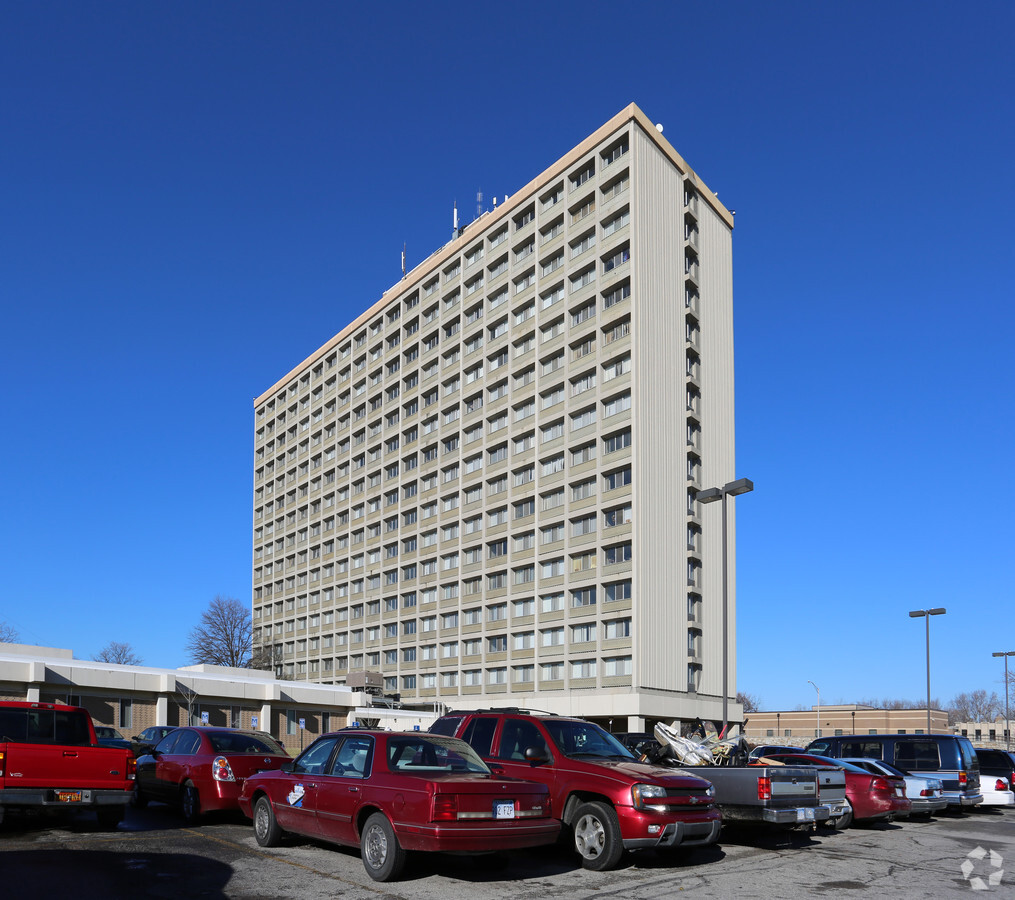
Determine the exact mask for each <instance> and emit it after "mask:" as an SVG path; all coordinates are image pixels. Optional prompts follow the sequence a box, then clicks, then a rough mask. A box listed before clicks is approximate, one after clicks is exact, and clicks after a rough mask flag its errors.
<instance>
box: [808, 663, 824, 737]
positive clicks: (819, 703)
mask: <svg viewBox="0 0 1015 900" xmlns="http://www.w3.org/2000/svg"><path fill="white" fill-rule="evenodd" d="M807 683H808V684H809V685H810V686H811V687H812V688H814V690H816V691H817V692H818V717H817V725H818V727H817V728H816V729H815V730H814V737H816V738H819V737H821V688H819V687H818V686H817V685H816V684H815V683H814V682H813V681H811V680H810V679H809V678H808V679H807Z"/></svg>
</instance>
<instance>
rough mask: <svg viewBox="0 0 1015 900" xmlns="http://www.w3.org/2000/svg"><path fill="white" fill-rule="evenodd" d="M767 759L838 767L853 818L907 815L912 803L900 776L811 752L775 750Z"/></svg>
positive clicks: (870, 818)
mask: <svg viewBox="0 0 1015 900" xmlns="http://www.w3.org/2000/svg"><path fill="white" fill-rule="evenodd" d="M768 758H769V759H777V760H779V761H780V762H784V763H787V764H793V765H805V766H819V767H820V766H835V767H836V768H839V769H842V770H843V771H844V772H845V773H846V799H847V800H849V804H850V806H852V807H853V819H854V820H856V821H873V820H875V819H887V820H889V821H891V820H892V819H893V818H895V816H904V815H908V814H909V811H910V809H911V808H912V803H911V802H910V800H909V799H908V798H907V797H906V782H905V781H904V780H903V779H902V778H894V779H893V778H889V777H888V776H886V775H875V774H872V773H870V772H865V771H864V770H863V769H861V768H860V767H859V766H854V765H853V764H852V763H848V762H843V761H842V760H841V759H832V758H831V757H830V756H816V755H815V754H813V753H777V754H774V755H772V756H770V757H768ZM842 827H845V825H843V826H842Z"/></svg>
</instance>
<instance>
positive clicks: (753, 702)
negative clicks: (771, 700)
mask: <svg viewBox="0 0 1015 900" xmlns="http://www.w3.org/2000/svg"><path fill="white" fill-rule="evenodd" d="M737 703H739V704H741V705H742V706H743V708H744V713H745V714H746V713H753V712H757V711H758V710H759V709H760V708H761V700H760V699H758V695H757V694H748V693H746V692H745V691H737Z"/></svg>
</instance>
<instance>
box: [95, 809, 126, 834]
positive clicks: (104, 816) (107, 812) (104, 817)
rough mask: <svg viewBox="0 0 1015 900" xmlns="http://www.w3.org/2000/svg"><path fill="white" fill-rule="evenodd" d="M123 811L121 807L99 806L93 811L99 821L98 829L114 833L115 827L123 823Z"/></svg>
mask: <svg viewBox="0 0 1015 900" xmlns="http://www.w3.org/2000/svg"><path fill="white" fill-rule="evenodd" d="M124 811H125V810H124V807H122V806H100V807H99V808H98V809H96V810H95V817H96V818H97V819H98V820H99V828H102V829H104V830H106V831H115V830H116V826H117V825H119V824H120V823H121V822H122V821H123V814H124Z"/></svg>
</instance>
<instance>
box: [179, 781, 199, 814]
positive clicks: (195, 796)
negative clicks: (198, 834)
mask: <svg viewBox="0 0 1015 900" xmlns="http://www.w3.org/2000/svg"><path fill="white" fill-rule="evenodd" d="M180 812H182V813H183V821H184V822H186V823H187V824H188V825H196V824H197V823H198V821H199V820H200V818H201V795H200V794H199V793H198V791H197V788H196V787H194V784H193V782H190V781H188V782H187V783H186V784H184V786H183V790H182V791H181V792H180Z"/></svg>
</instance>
